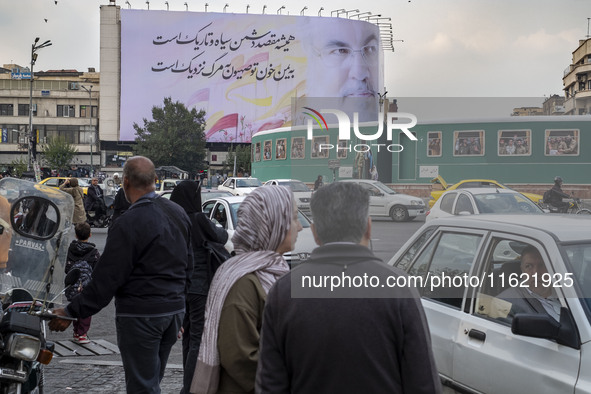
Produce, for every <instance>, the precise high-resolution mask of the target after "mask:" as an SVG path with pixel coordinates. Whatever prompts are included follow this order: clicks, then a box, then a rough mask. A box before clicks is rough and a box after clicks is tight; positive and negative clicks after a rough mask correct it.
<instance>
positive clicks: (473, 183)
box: [429, 175, 544, 208]
mask: <svg viewBox="0 0 591 394" xmlns="http://www.w3.org/2000/svg"><path fill="white" fill-rule="evenodd" d="M431 183H438V184H440V185H441V187H442V188H443V190H433V191H432V192H431V199H430V200H429V208H431V207H432V206H433V205H434V204H435V202H436V201H437V200H438V199H439V197H441V195H442V194H443V193H444V192H446V191H448V190H455V189H466V188H477V187H498V188H500V189H509V188H508V187H507V186H505V185H502V184H500V183H499V182H497V181H494V180H492V179H464V180H462V181H459V182H458V183H455V184H453V185H448V184H447V182H445V180H443V178H442V177H441V175H438V176H437V177H436V178H433V179H431ZM521 194H523V195H524V196H526V197H527V198H529V199H530V200H531V201H533V202H534V203H535V204H539V203H541V202H542V200H543V199H544V197H543V196H542V195H540V194H534V193H521Z"/></svg>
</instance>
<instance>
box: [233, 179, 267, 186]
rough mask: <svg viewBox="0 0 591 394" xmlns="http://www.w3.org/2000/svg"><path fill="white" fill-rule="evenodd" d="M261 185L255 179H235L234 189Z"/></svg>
mask: <svg viewBox="0 0 591 394" xmlns="http://www.w3.org/2000/svg"><path fill="white" fill-rule="evenodd" d="M261 185H262V183H261V181H259V180H258V179H256V178H251V179H236V187H259V186H261Z"/></svg>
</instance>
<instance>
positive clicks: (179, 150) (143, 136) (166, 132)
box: [133, 97, 206, 174]
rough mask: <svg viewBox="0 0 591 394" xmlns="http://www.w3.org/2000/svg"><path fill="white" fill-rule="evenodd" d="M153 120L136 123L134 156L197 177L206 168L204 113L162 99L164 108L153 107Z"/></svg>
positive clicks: (134, 125)
mask: <svg viewBox="0 0 591 394" xmlns="http://www.w3.org/2000/svg"><path fill="white" fill-rule="evenodd" d="M152 118H153V120H152V121H148V120H147V119H146V118H144V119H143V121H144V127H140V126H139V125H138V124H137V123H134V124H133V128H134V129H135V131H136V133H137V137H136V139H135V141H136V142H137V145H136V146H135V148H134V154H138V155H142V156H146V157H149V158H150V159H151V160H152V161H153V162H154V165H155V166H156V167H159V166H177V167H179V168H181V169H183V170H185V171H188V172H189V173H192V174H196V173H197V172H198V171H199V170H202V169H205V168H206V166H205V163H204V159H205V134H204V132H203V130H204V128H205V112H204V111H197V110H196V109H195V108H193V109H191V110H190V111H189V110H188V109H187V107H185V105H184V104H183V103H181V102H178V101H177V102H174V103H173V102H172V99H171V98H170V97H167V98H165V99H164V106H163V107H162V108H161V107H156V106H154V107H153V108H152Z"/></svg>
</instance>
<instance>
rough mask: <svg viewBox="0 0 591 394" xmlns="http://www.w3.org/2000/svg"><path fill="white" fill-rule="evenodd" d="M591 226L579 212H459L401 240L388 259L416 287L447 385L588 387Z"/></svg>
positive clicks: (476, 388) (493, 389) (469, 388)
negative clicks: (396, 249) (460, 213)
mask: <svg viewBox="0 0 591 394" xmlns="http://www.w3.org/2000/svg"><path fill="white" fill-rule="evenodd" d="M590 228H591V218H590V217H589V216H581V215H548V214H546V215H478V216H475V215H471V216H454V217H450V218H442V219H439V220H433V221H430V222H427V223H425V225H423V226H422V227H421V228H420V229H419V230H418V231H417V232H416V233H415V234H414V235H413V236H412V237H411V238H410V239H409V240H408V241H407V242H406V243H405V244H404V245H403V246H402V248H400V250H399V251H398V252H397V253H396V255H395V256H394V257H393V258H392V259H391V260H390V262H389V264H390V265H394V266H395V267H398V268H401V269H402V270H404V271H406V272H407V273H408V274H409V275H410V276H409V277H402V278H405V279H406V278H409V280H408V282H407V285H412V284H413V283H414V284H416V287H417V288H418V290H419V294H420V296H421V300H422V304H423V306H424V308H425V314H426V316H427V321H428V324H429V331H430V333H431V339H432V346H433V354H434V356H435V363H436V365H437V369H438V372H439V375H440V377H441V379H442V382H443V384H444V386H448V387H449V388H451V389H454V390H457V391H459V392H462V393H552V394H553V393H591V232H589V229H590ZM410 278H412V280H410ZM397 284H398V285H401V286H402V285H404V283H402V281H399V282H398V283H397Z"/></svg>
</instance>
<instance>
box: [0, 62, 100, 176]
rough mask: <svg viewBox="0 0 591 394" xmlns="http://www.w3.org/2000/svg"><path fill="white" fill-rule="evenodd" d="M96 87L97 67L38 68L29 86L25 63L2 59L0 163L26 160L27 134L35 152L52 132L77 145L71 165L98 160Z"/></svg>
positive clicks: (39, 149)
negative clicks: (79, 69)
mask: <svg viewBox="0 0 591 394" xmlns="http://www.w3.org/2000/svg"><path fill="white" fill-rule="evenodd" d="M99 92H100V85H99V73H97V72H95V71H94V70H93V69H90V70H89V71H88V72H79V71H76V70H49V71H38V72H35V73H34V80H33V82H32V86H31V79H30V71H29V69H28V68H24V67H21V66H19V65H16V64H9V65H4V67H2V68H0V130H1V132H2V136H1V140H0V164H1V165H3V166H8V165H10V164H11V163H12V162H14V161H24V162H28V137H29V136H31V137H32V142H33V149H35V148H36V151H37V153H40V152H42V151H43V146H44V144H46V143H47V142H48V141H49V140H50V139H51V138H53V137H63V138H64V139H65V140H66V141H67V142H68V143H70V144H72V145H74V147H75V148H76V149H77V151H78V153H77V154H76V156H75V158H74V160H73V162H72V165H74V166H75V165H81V166H82V165H84V166H90V165H94V166H99V165H100V162H101V160H100V155H99V154H97V152H98V145H97V143H96V141H97V136H96V135H97V133H96V131H97V129H98V125H99V117H98V114H99V95H100V93H99ZM31 97H32V100H31ZM31 101H32V107H31V109H32V126H33V128H32V131H33V132H32V133H30V131H29V108H30V103H31ZM39 158H41V156H40V155H38V159H39Z"/></svg>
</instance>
